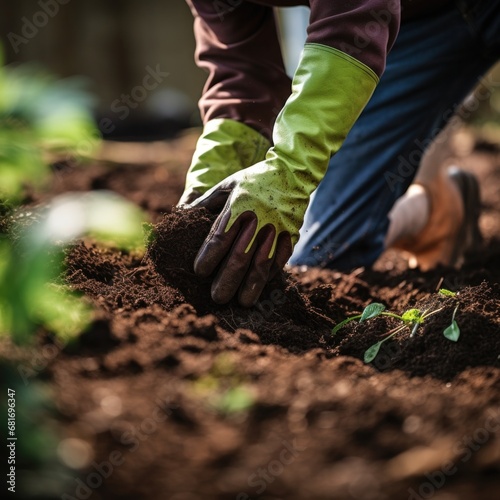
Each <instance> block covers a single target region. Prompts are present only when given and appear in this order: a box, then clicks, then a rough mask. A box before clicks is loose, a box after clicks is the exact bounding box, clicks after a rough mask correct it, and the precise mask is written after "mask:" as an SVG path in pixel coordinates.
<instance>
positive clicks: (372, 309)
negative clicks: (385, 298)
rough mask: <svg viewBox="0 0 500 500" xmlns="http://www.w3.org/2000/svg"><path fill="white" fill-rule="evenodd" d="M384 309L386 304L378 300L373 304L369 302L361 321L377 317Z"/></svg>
mask: <svg viewBox="0 0 500 500" xmlns="http://www.w3.org/2000/svg"><path fill="white" fill-rule="evenodd" d="M384 310H385V306H384V304H379V303H378V302H373V304H368V305H367V306H366V307H365V309H364V311H363V314H361V319H360V320H359V321H360V323H361V321H365V320H367V319H371V318H375V317H377V316H378V315H379V314H380V313H381V312H382V311H384Z"/></svg>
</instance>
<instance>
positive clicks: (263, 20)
mask: <svg viewBox="0 0 500 500" xmlns="http://www.w3.org/2000/svg"><path fill="white" fill-rule="evenodd" d="M187 2H188V4H189V5H190V7H191V10H192V12H193V15H194V18H195V20H194V33H195V37H196V54H195V57H196V62H197V64H198V66H199V67H201V68H203V69H205V70H206V71H207V72H208V79H207V82H206V84H205V87H204V89H203V95H202V97H201V99H200V102H199V107H200V111H201V115H202V118H203V122H204V123H206V122H207V121H208V120H211V119H213V118H232V119H233V120H237V121H240V122H242V123H245V124H246V125H248V126H250V127H252V128H253V129H255V130H257V131H259V132H260V133H261V134H262V135H264V136H265V137H266V138H267V139H269V140H270V141H271V140H272V138H271V136H272V129H273V126H274V121H275V119H276V116H277V114H278V112H279V111H280V110H281V108H282V107H283V105H284V104H285V101H286V100H287V99H288V97H289V95H290V92H291V82H290V79H289V78H288V76H287V75H286V73H285V68H284V64H283V59H282V55H281V49H280V45H279V41H278V34H277V29H276V23H275V18H274V12H273V9H272V7H269V6H264V5H257V4H254V3H250V2H247V1H236V0H231V2H227V1H226V2H217V1H216V2H214V1H213V0H187ZM231 5H235V7H234V8H232V7H231Z"/></svg>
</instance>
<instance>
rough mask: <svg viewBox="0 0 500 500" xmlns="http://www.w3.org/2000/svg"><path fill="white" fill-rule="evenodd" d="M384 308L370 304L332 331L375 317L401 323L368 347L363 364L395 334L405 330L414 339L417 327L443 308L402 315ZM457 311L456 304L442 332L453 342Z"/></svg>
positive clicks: (456, 335)
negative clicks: (382, 317)
mask: <svg viewBox="0 0 500 500" xmlns="http://www.w3.org/2000/svg"><path fill="white" fill-rule="evenodd" d="M439 294H440V295H443V296H445V297H451V298H453V297H456V295H457V294H456V293H455V292H451V291H450V290H446V289H444V288H442V289H441V290H439ZM385 309H386V307H385V306H384V304H380V303H378V302H372V303H371V304H368V305H367V306H366V307H365V309H364V310H363V312H362V313H361V314H357V315H355V316H351V317H349V318H346V319H345V320H343V321H341V322H340V323H338V324H337V325H336V326H335V327H334V328H333V330H332V335H335V334H336V333H337V332H338V331H339V330H340V329H341V328H343V327H344V326H345V325H347V324H348V323H350V322H351V321H356V320H359V323H362V322H364V321H366V320H369V319H372V318H376V317H377V316H387V317H390V318H394V319H397V320H399V321H401V322H402V324H401V325H399V326H398V327H396V328H394V329H393V330H391V331H390V332H389V333H388V334H387V335H386V337H385V338H383V339H382V340H379V341H378V342H376V343H375V344H373V345H372V346H370V347H369V348H368V349H367V350H366V351H365V353H364V356H363V359H364V362H365V363H371V362H372V361H373V360H374V359H375V358H376V357H377V355H378V353H379V351H380V348H381V347H382V344H383V343H384V342H387V341H388V340H389V339H391V338H392V337H394V336H395V335H396V334H398V333H400V332H402V331H403V330H405V329H406V328H409V329H410V338H412V337H414V336H415V334H416V333H417V330H418V327H419V326H420V325H421V324H422V323H424V322H425V320H426V319H427V318H429V317H430V316H433V315H434V314H437V313H439V312H441V311H442V310H443V309H444V307H438V308H436V309H431V308H430V309H426V310H424V311H421V310H420V309H416V308H413V309H408V310H407V311H405V312H404V313H403V314H401V315H399V314H395V313H392V312H389V311H386V310H385ZM457 310H458V303H457V305H456V307H455V309H454V311H453V316H452V319H451V324H450V325H449V326H448V327H447V328H446V329H445V330H444V331H443V335H444V336H445V337H446V338H447V339H448V340H451V341H453V342H457V340H458V338H459V337H460V328H459V327H458V324H457V322H456V320H455V316H456V313H457Z"/></svg>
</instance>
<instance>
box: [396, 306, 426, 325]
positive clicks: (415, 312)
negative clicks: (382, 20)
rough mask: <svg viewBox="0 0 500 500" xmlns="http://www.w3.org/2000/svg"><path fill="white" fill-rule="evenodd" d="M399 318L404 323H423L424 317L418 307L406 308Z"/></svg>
mask: <svg viewBox="0 0 500 500" xmlns="http://www.w3.org/2000/svg"><path fill="white" fill-rule="evenodd" d="M401 319H402V320H403V321H404V322H405V323H410V324H415V323H423V322H424V318H423V314H422V311H420V309H408V311H406V312H405V313H403V315H402V316H401Z"/></svg>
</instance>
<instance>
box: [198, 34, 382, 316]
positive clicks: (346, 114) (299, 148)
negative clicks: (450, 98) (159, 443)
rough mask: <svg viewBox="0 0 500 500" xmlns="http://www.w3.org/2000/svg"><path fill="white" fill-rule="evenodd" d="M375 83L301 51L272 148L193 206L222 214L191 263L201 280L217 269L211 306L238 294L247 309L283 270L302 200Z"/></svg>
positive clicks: (344, 60)
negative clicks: (277, 273) (274, 276)
mask: <svg viewBox="0 0 500 500" xmlns="http://www.w3.org/2000/svg"><path fill="white" fill-rule="evenodd" d="M377 82H378V77H377V76H376V74H375V73H374V72H373V71H372V70H371V69H370V68H368V67H367V66H365V65H364V64H362V63H361V62H359V61H358V60H356V59H354V58H353V57H351V56H349V55H347V54H345V53H343V52H341V51H339V50H337V49H334V48H330V47H327V46H324V45H320V44H314V43H311V44H306V45H305V48H304V52H303V55H302V59H301V62H300V64H299V67H298V69H297V72H296V74H295V77H294V79H293V83H292V95H291V96H290V98H289V99H288V101H287V102H286V104H285V106H284V108H283V109H282V111H281V113H280V114H279V115H278V118H277V120H276V124H275V126H274V130H273V140H274V144H275V145H274V147H272V148H271V149H270V150H269V152H268V153H267V155H266V158H265V160H263V161H261V162H260V163H257V164H256V165H253V166H251V167H249V168H246V169H245V170H242V171H240V172H237V173H235V174H233V175H231V176H230V177H228V178H227V179H225V180H224V181H222V182H221V183H220V184H218V185H217V186H215V187H213V188H212V189H211V190H209V191H208V192H207V193H205V195H204V196H202V197H201V198H199V199H198V200H196V201H195V202H194V203H193V206H204V207H207V208H208V209H210V210H215V211H216V210H220V209H221V208H222V212H221V213H220V215H219V217H218V218H217V220H216V221H215V223H214V225H213V227H212V230H211V232H210V234H209V235H208V237H207V239H206V240H205V242H204V244H203V245H202V247H201V249H200V251H199V253H198V255H197V257H196V260H195V265H194V267H195V272H196V274H198V275H200V276H204V277H207V276H209V275H211V274H212V273H213V272H215V271H216V270H217V273H216V276H215V278H214V281H213V284H212V298H213V300H214V301H215V302H217V303H221V304H223V303H226V302H228V301H229V300H230V299H231V298H232V297H233V296H235V295H236V294H238V299H239V302H240V303H241V305H243V306H247V307H249V306H252V305H254V304H255V303H256V302H257V300H258V299H259V296H260V294H261V292H262V290H263V288H264V286H265V284H266V283H267V281H268V280H269V279H270V278H271V277H272V275H273V274H274V273H275V272H276V271H277V270H279V269H281V268H282V267H283V266H284V265H285V264H286V262H287V260H288V258H289V257H290V255H291V254H292V250H293V246H294V245H295V243H296V242H297V240H298V238H299V229H300V227H301V225H302V223H303V218H304V213H305V211H306V208H307V205H308V203H309V197H310V195H311V193H312V192H313V191H314V190H315V189H316V187H317V185H318V184H319V182H320V181H321V179H322V177H323V175H324V173H325V171H326V168H327V166H328V161H329V159H330V157H331V156H332V155H333V154H334V153H335V152H336V151H338V149H339V148H340V146H341V144H342V142H343V141H344V139H345V137H346V135H347V133H348V132H349V130H350V129H351V127H352V125H353V124H354V122H355V121H356V119H357V117H358V116H359V114H360V113H361V111H362V109H363V108H364V106H365V105H366V103H367V102H368V100H369V98H370V97H371V95H372V93H373V90H374V89H375V86H376V84H377ZM353 175H355V172H353Z"/></svg>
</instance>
